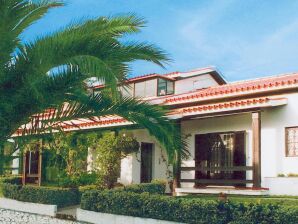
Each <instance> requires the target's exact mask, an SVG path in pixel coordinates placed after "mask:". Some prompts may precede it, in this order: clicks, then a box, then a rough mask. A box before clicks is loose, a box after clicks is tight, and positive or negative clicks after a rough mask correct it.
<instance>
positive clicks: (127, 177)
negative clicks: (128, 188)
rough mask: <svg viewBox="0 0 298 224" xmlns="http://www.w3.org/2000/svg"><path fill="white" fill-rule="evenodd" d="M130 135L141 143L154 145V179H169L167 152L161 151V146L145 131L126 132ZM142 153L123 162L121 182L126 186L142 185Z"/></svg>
mask: <svg viewBox="0 0 298 224" xmlns="http://www.w3.org/2000/svg"><path fill="white" fill-rule="evenodd" d="M125 133H126V134H128V135H133V136H134V137H135V138H136V139H137V140H138V142H139V143H141V142H146V143H153V144H154V147H153V175H152V176H153V179H163V180H165V179H167V174H166V172H167V164H166V162H164V161H163V160H164V159H163V158H165V159H166V152H165V151H164V150H162V149H161V146H160V145H159V144H158V142H157V141H156V140H155V138H153V137H151V136H150V135H149V133H148V131H146V130H144V129H137V130H129V131H125ZM140 159H141V158H140V152H139V153H138V154H137V155H130V156H128V157H126V158H124V159H122V161H121V176H120V179H119V181H120V182H121V183H123V184H125V185H127V184H132V183H140V173H141V163H140Z"/></svg>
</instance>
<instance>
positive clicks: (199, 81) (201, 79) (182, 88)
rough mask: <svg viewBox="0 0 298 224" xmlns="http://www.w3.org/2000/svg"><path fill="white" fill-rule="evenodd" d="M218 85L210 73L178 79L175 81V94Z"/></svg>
mask: <svg viewBox="0 0 298 224" xmlns="http://www.w3.org/2000/svg"><path fill="white" fill-rule="evenodd" d="M217 85H218V83H217V82H216V81H215V80H214V79H213V78H212V76H211V75H209V74H206V75H199V76H194V77H191V78H186V79H182V80H177V81H176V82H175V94H180V93H187V92H190V91H193V90H196V89H202V88H207V87H210V86H217Z"/></svg>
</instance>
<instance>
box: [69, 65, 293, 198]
mask: <svg viewBox="0 0 298 224" xmlns="http://www.w3.org/2000/svg"><path fill="white" fill-rule="evenodd" d="M127 85H128V86H129V87H130V88H122V87H120V88H121V91H122V93H123V94H124V95H125V94H127V95H131V96H136V97H141V98H142V99H143V100H146V101H148V102H150V103H152V104H162V105H169V106H170V107H171V108H172V109H171V113H170V114H169V117H170V118H171V119H175V120H177V121H179V123H180V124H181V134H183V136H185V138H186V140H187V142H188V145H189V151H190V154H191V156H190V157H189V158H188V159H187V160H184V161H182V169H181V188H179V189H176V192H178V193H180V194H183V193H216V192H218V191H220V192H227V193H237V194H239V193H244V194H280V195H282V194H289V195H298V178H295V177H287V175H289V174H290V176H295V175H294V174H298V73H291V74H283V75H279V76H272V77H264V78H259V79H254V80H245V81H239V82H231V83H227V82H226V80H225V79H224V78H223V77H222V75H221V74H220V73H219V72H218V71H216V69H215V68H213V67H207V68H202V69H196V70H193V71H189V72H173V73H169V74H165V75H159V74H150V75H145V76H139V77H135V78H132V79H129V80H128V81H127ZM102 87H103V86H102V85H98V86H93V91H98V90H99V89H101V88H102ZM77 125H78V126H80V128H81V129H91V128H92V129H93V128H94V129H96V128H107V127H115V126H119V127H120V126H121V127H127V126H130V125H132V123H131V122H128V121H126V120H125V119H123V118H121V117H117V116H107V117H104V118H100V119H99V120H98V121H94V120H92V121H91V120H86V121H80V123H77ZM76 128H77V127H73V126H69V127H68V126H65V127H64V129H65V130H69V131H71V130H75V129H76ZM126 134H130V135H133V136H134V137H136V138H137V140H138V141H139V142H140V143H141V150H140V153H139V154H138V155H137V156H130V157H128V158H125V159H123V160H122V162H121V177H120V180H119V181H120V182H122V183H124V184H130V183H140V182H148V181H151V180H152V179H166V178H169V176H170V173H169V168H168V167H167V162H166V154H165V152H163V151H162V150H161V147H160V146H159V144H158V143H157V141H156V140H155V139H154V138H152V137H151V136H149V134H148V133H147V131H146V130H143V129H136V130H127V131H126ZM283 175H284V176H286V177H279V176H283Z"/></svg>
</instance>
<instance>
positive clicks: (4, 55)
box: [0, 0, 62, 65]
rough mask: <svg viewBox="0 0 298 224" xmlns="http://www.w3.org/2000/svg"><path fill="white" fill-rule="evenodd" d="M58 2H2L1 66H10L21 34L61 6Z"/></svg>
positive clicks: (13, 0) (6, 0) (21, 0)
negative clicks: (51, 10) (51, 9)
mask: <svg viewBox="0 0 298 224" xmlns="http://www.w3.org/2000/svg"><path fill="white" fill-rule="evenodd" d="M61 5H62V3H61V2H57V1H29V0H25V1H24V0H1V1H0V40H1V42H0V52H1V54H0V64H2V65H3V64H6V65H8V64H9V62H10V59H11V57H12V54H13V53H14V51H15V50H16V48H17V47H18V46H20V38H19V36H20V34H21V33H22V32H23V31H24V29H26V28H27V27H28V26H30V25H31V24H32V23H34V22H35V21H36V20H38V19H40V18H41V17H42V16H43V15H44V14H46V13H47V11H48V10H49V9H50V8H53V7H58V6H61Z"/></svg>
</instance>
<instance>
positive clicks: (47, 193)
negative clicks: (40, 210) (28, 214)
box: [2, 183, 80, 207]
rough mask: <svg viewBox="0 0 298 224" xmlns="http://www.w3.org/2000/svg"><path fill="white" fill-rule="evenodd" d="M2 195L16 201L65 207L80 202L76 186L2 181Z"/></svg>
mask: <svg viewBox="0 0 298 224" xmlns="http://www.w3.org/2000/svg"><path fill="white" fill-rule="evenodd" d="M2 191H3V196H4V197H6V198H11V199H15V200H18V201H26V202H33V203H41V204H52V205H57V206H58V207H66V206H70V205H76V204H79V203H80V193H79V191H78V189H76V188H73V189H72V188H58V187H43V186H41V187H38V186H29V185H25V186H22V185H18V184H14V183H3V187H2Z"/></svg>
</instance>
